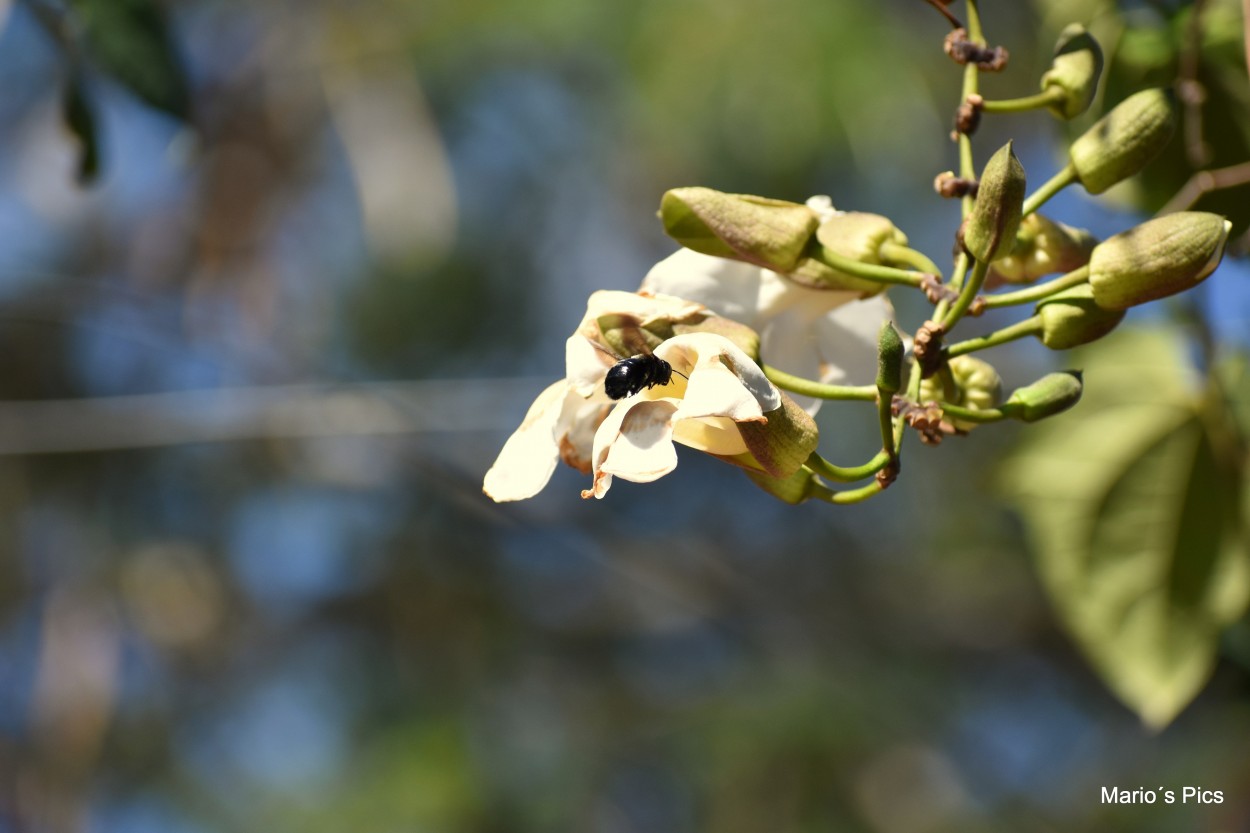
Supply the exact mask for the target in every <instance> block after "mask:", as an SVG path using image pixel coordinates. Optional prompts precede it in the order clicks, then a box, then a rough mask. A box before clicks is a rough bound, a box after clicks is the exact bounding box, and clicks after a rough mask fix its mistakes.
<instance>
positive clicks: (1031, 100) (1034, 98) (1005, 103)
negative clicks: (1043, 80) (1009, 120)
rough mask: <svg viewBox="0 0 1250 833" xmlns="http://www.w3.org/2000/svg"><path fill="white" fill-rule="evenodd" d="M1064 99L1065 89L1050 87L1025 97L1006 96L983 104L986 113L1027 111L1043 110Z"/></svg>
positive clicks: (983, 110)
mask: <svg viewBox="0 0 1250 833" xmlns="http://www.w3.org/2000/svg"><path fill="white" fill-rule="evenodd" d="M1062 100H1063V91H1062V90H1060V89H1059V88H1058V87H1050V88H1049V89H1047V90H1046V91H1045V92H1040V93H1038V94H1037V95H1028V96H1024V97H1023V98H1005V99H1001V100H999V101H986V102H983V103H982V105H981V111H982V112H985V113H1025V112H1028V111H1029V110H1041V109H1042V108H1043V107H1049V106H1050V105H1052V104H1057V103H1058V102H1059V101H1062Z"/></svg>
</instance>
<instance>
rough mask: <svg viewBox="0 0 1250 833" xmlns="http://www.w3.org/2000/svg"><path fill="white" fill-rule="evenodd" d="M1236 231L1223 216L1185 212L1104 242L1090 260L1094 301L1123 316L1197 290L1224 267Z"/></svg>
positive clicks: (1096, 248)
mask: <svg viewBox="0 0 1250 833" xmlns="http://www.w3.org/2000/svg"><path fill="white" fill-rule="evenodd" d="M1231 228H1232V223H1230V222H1229V221H1227V220H1225V219H1224V218H1223V217H1221V216H1220V215H1218V214H1209V213H1207V212H1205V211H1181V212H1178V213H1176V214H1167V215H1165V216H1163V217H1156V218H1155V219H1153V220H1147V221H1146V222H1144V223H1142V224H1141V225H1140V226H1137V227H1135V228H1131V229H1129V230H1128V231H1125V232H1121V233H1120V234H1117V235H1115V236H1114V237H1111V238H1108V239H1107V240H1104V241H1103V242H1102V243H1099V244H1098V245H1097V246H1096V247H1094V252H1093V254H1092V255H1090V259H1089V282H1090V285H1091V286H1092V287H1093V292H1094V300H1095V301H1096V302H1097V303H1098V306H1100V307H1103V308H1104V309H1114V310H1122V309H1128V308H1129V307H1132V306H1136V305H1138V304H1144V303H1146V302H1147V301H1154V300H1156V299H1158V298H1166V297H1167V296H1169V295H1175V294H1176V293H1178V292H1183V291H1185V290H1186V289H1189V288H1190V287H1193V286H1197V285H1198V284H1199V283H1201V282H1202V281H1203V279H1205V278H1206V277H1207V275H1210V274H1211V273H1212V272H1214V271H1215V267H1217V266H1219V265H1220V259H1221V258H1222V257H1223V256H1224V244H1225V243H1227V242H1228V232H1229V230H1230V229H1231Z"/></svg>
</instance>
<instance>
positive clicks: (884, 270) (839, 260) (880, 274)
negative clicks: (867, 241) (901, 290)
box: [812, 243, 924, 287]
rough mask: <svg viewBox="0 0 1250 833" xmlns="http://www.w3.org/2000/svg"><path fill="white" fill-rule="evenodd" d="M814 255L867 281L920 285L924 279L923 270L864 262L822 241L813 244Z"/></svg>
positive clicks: (840, 270) (825, 262)
mask: <svg viewBox="0 0 1250 833" xmlns="http://www.w3.org/2000/svg"><path fill="white" fill-rule="evenodd" d="M812 257H813V258H815V259H816V260H818V261H820V262H821V263H823V264H825V265H826V266H829V267H832V268H834V269H837V270H838V271H839V272H846V273H847V274H848V275H854V276H855V277H857V278H862V279H864V280H866V281H875V282H877V283H892V284H903V285H905V286H916V287H918V286H920V282H921V281H923V280H924V274H923V273H921V272H913V271H911V270H908V269H896V268H895V267H893V266H878V265H876V264H874V263H863V262H862V261H858V260H855V259H853V258H849V257H846V256H844V255H840V254H838V253H837V252H835V251H834V250H833V249H830V248H829V247H828V246H825V245H822V244H820V243H816V244H815V246H813V248H812Z"/></svg>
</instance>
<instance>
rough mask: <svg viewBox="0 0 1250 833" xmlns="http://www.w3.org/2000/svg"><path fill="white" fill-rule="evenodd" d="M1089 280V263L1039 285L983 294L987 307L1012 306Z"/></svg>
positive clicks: (1047, 295) (1035, 299)
mask: <svg viewBox="0 0 1250 833" xmlns="http://www.w3.org/2000/svg"><path fill="white" fill-rule="evenodd" d="M1087 280H1089V266H1088V264H1087V265H1085V266H1082V267H1080V268H1078V269H1074V270H1072V271H1071V272H1069V273H1068V274H1066V275H1063V276H1062V277H1058V278H1055V279H1054V280H1051V281H1047V282H1046V283H1039V284H1038V285H1037V286H1030V287H1029V288H1028V289H1020V290H1017V291H1015V292H1004V293H1003V294H1001V295H983V296H982V299H983V300H984V301H985V306H986V309H996V308H998V307H1011V306H1015V305H1016V304H1027V303H1029V302H1030V301H1040V300H1042V299H1043V298H1049V297H1050V296H1051V295H1054V294H1055V293H1056V292H1060V291H1062V290H1064V289H1068V288H1069V287H1073V286H1078V285H1080V284H1083V283H1085V281H1087Z"/></svg>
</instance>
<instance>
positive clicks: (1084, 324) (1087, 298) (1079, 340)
mask: <svg viewBox="0 0 1250 833" xmlns="http://www.w3.org/2000/svg"><path fill="white" fill-rule="evenodd" d="M1037 314H1038V316H1039V317H1040V318H1041V319H1042V332H1041V336H1040V337H1041V339H1042V344H1045V345H1046V346H1047V347H1049V348H1050V349H1051V350H1067V349H1069V348H1071V347H1078V346H1080V345H1082V344H1088V343H1089V342H1091V341H1096V340H1098V339H1100V338H1102V337H1103V336H1105V335H1106V334H1107V333H1109V332H1111V331H1112V330H1114V329H1115V327H1116V325H1117V324H1119V323H1120V322H1121V321H1122V320H1123V319H1124V311H1123V310H1108V309H1103V308H1102V307H1100V306H1098V304H1096V303H1095V302H1094V289H1093V287H1091V286H1090V285H1089V284H1087V283H1083V284H1080V285H1079V286H1074V287H1072V288H1071V289H1065V290H1064V291H1062V292H1058V293H1056V294H1054V295H1052V296H1050V297H1049V298H1047V299H1045V300H1044V301H1042V302H1041V303H1039V304H1038V305H1037Z"/></svg>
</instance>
